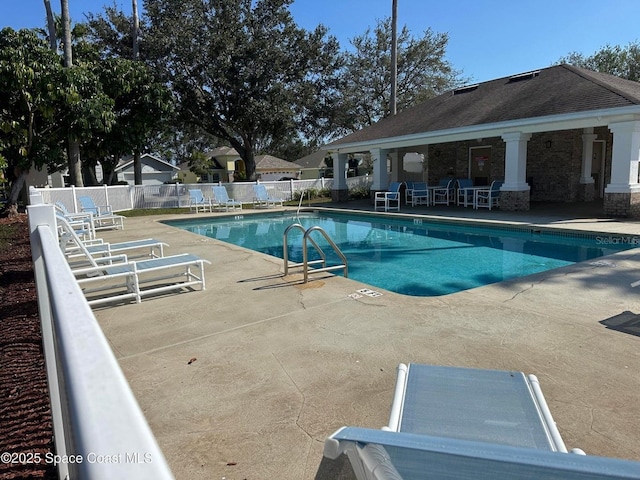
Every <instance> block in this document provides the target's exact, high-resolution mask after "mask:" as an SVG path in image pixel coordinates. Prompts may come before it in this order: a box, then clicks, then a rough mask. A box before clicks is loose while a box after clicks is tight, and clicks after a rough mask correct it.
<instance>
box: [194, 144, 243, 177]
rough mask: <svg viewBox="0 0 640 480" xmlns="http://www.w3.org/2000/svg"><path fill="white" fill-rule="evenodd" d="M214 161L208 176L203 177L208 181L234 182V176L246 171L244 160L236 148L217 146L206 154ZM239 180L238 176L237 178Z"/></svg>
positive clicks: (241, 174)
mask: <svg viewBox="0 0 640 480" xmlns="http://www.w3.org/2000/svg"><path fill="white" fill-rule="evenodd" d="M205 155H206V156H207V158H209V159H210V160H211V162H212V167H211V170H210V171H209V174H208V175H207V178H202V179H201V180H202V181H206V182H209V183H211V182H223V183H226V182H233V181H234V177H242V176H243V175H244V174H245V172H246V169H245V166H244V160H242V158H241V157H240V155H239V154H238V152H237V151H236V150H235V148H231V147H216V148H214V149H213V150H211V151H210V152H207V153H206V154H205ZM235 180H236V181H237V180H238V179H237V178H236V179H235Z"/></svg>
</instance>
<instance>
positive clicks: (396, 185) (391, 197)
mask: <svg viewBox="0 0 640 480" xmlns="http://www.w3.org/2000/svg"><path fill="white" fill-rule="evenodd" d="M400 187H402V183H401V182H392V183H391V184H390V185H389V189H388V190H387V191H386V192H376V193H375V196H374V199H373V200H374V210H376V211H378V210H379V209H383V210H384V211H385V212H388V211H390V210H396V211H398V212H399V211H400Z"/></svg>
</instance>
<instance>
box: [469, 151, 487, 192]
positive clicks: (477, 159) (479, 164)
mask: <svg viewBox="0 0 640 480" xmlns="http://www.w3.org/2000/svg"><path fill="white" fill-rule="evenodd" d="M469 173H470V175H469V177H470V178H471V180H473V184H474V185H478V186H481V185H489V183H490V179H491V147H471V148H470V149H469Z"/></svg>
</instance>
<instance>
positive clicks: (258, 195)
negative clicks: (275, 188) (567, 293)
mask: <svg viewBox="0 0 640 480" xmlns="http://www.w3.org/2000/svg"><path fill="white" fill-rule="evenodd" d="M253 193H254V195H255V196H254V198H253V206H254V207H255V208H260V207H266V208H270V207H275V206H277V205H280V206H282V204H283V200H282V199H280V198H274V197H272V196H270V195H269V192H267V187H265V186H264V185H263V184H261V183H258V184H257V185H254V186H253Z"/></svg>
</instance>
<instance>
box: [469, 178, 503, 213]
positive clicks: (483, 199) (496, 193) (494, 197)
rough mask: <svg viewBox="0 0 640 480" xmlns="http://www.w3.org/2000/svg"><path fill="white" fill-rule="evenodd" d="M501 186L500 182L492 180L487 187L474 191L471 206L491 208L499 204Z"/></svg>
mask: <svg viewBox="0 0 640 480" xmlns="http://www.w3.org/2000/svg"><path fill="white" fill-rule="evenodd" d="M501 188H502V182H501V181H498V180H494V181H493V182H491V186H490V187H489V188H482V189H478V190H476V191H475V198H474V200H473V208H475V209H478V208H488V209H489V210H491V209H492V208H493V207H499V206H500V189H501Z"/></svg>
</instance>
